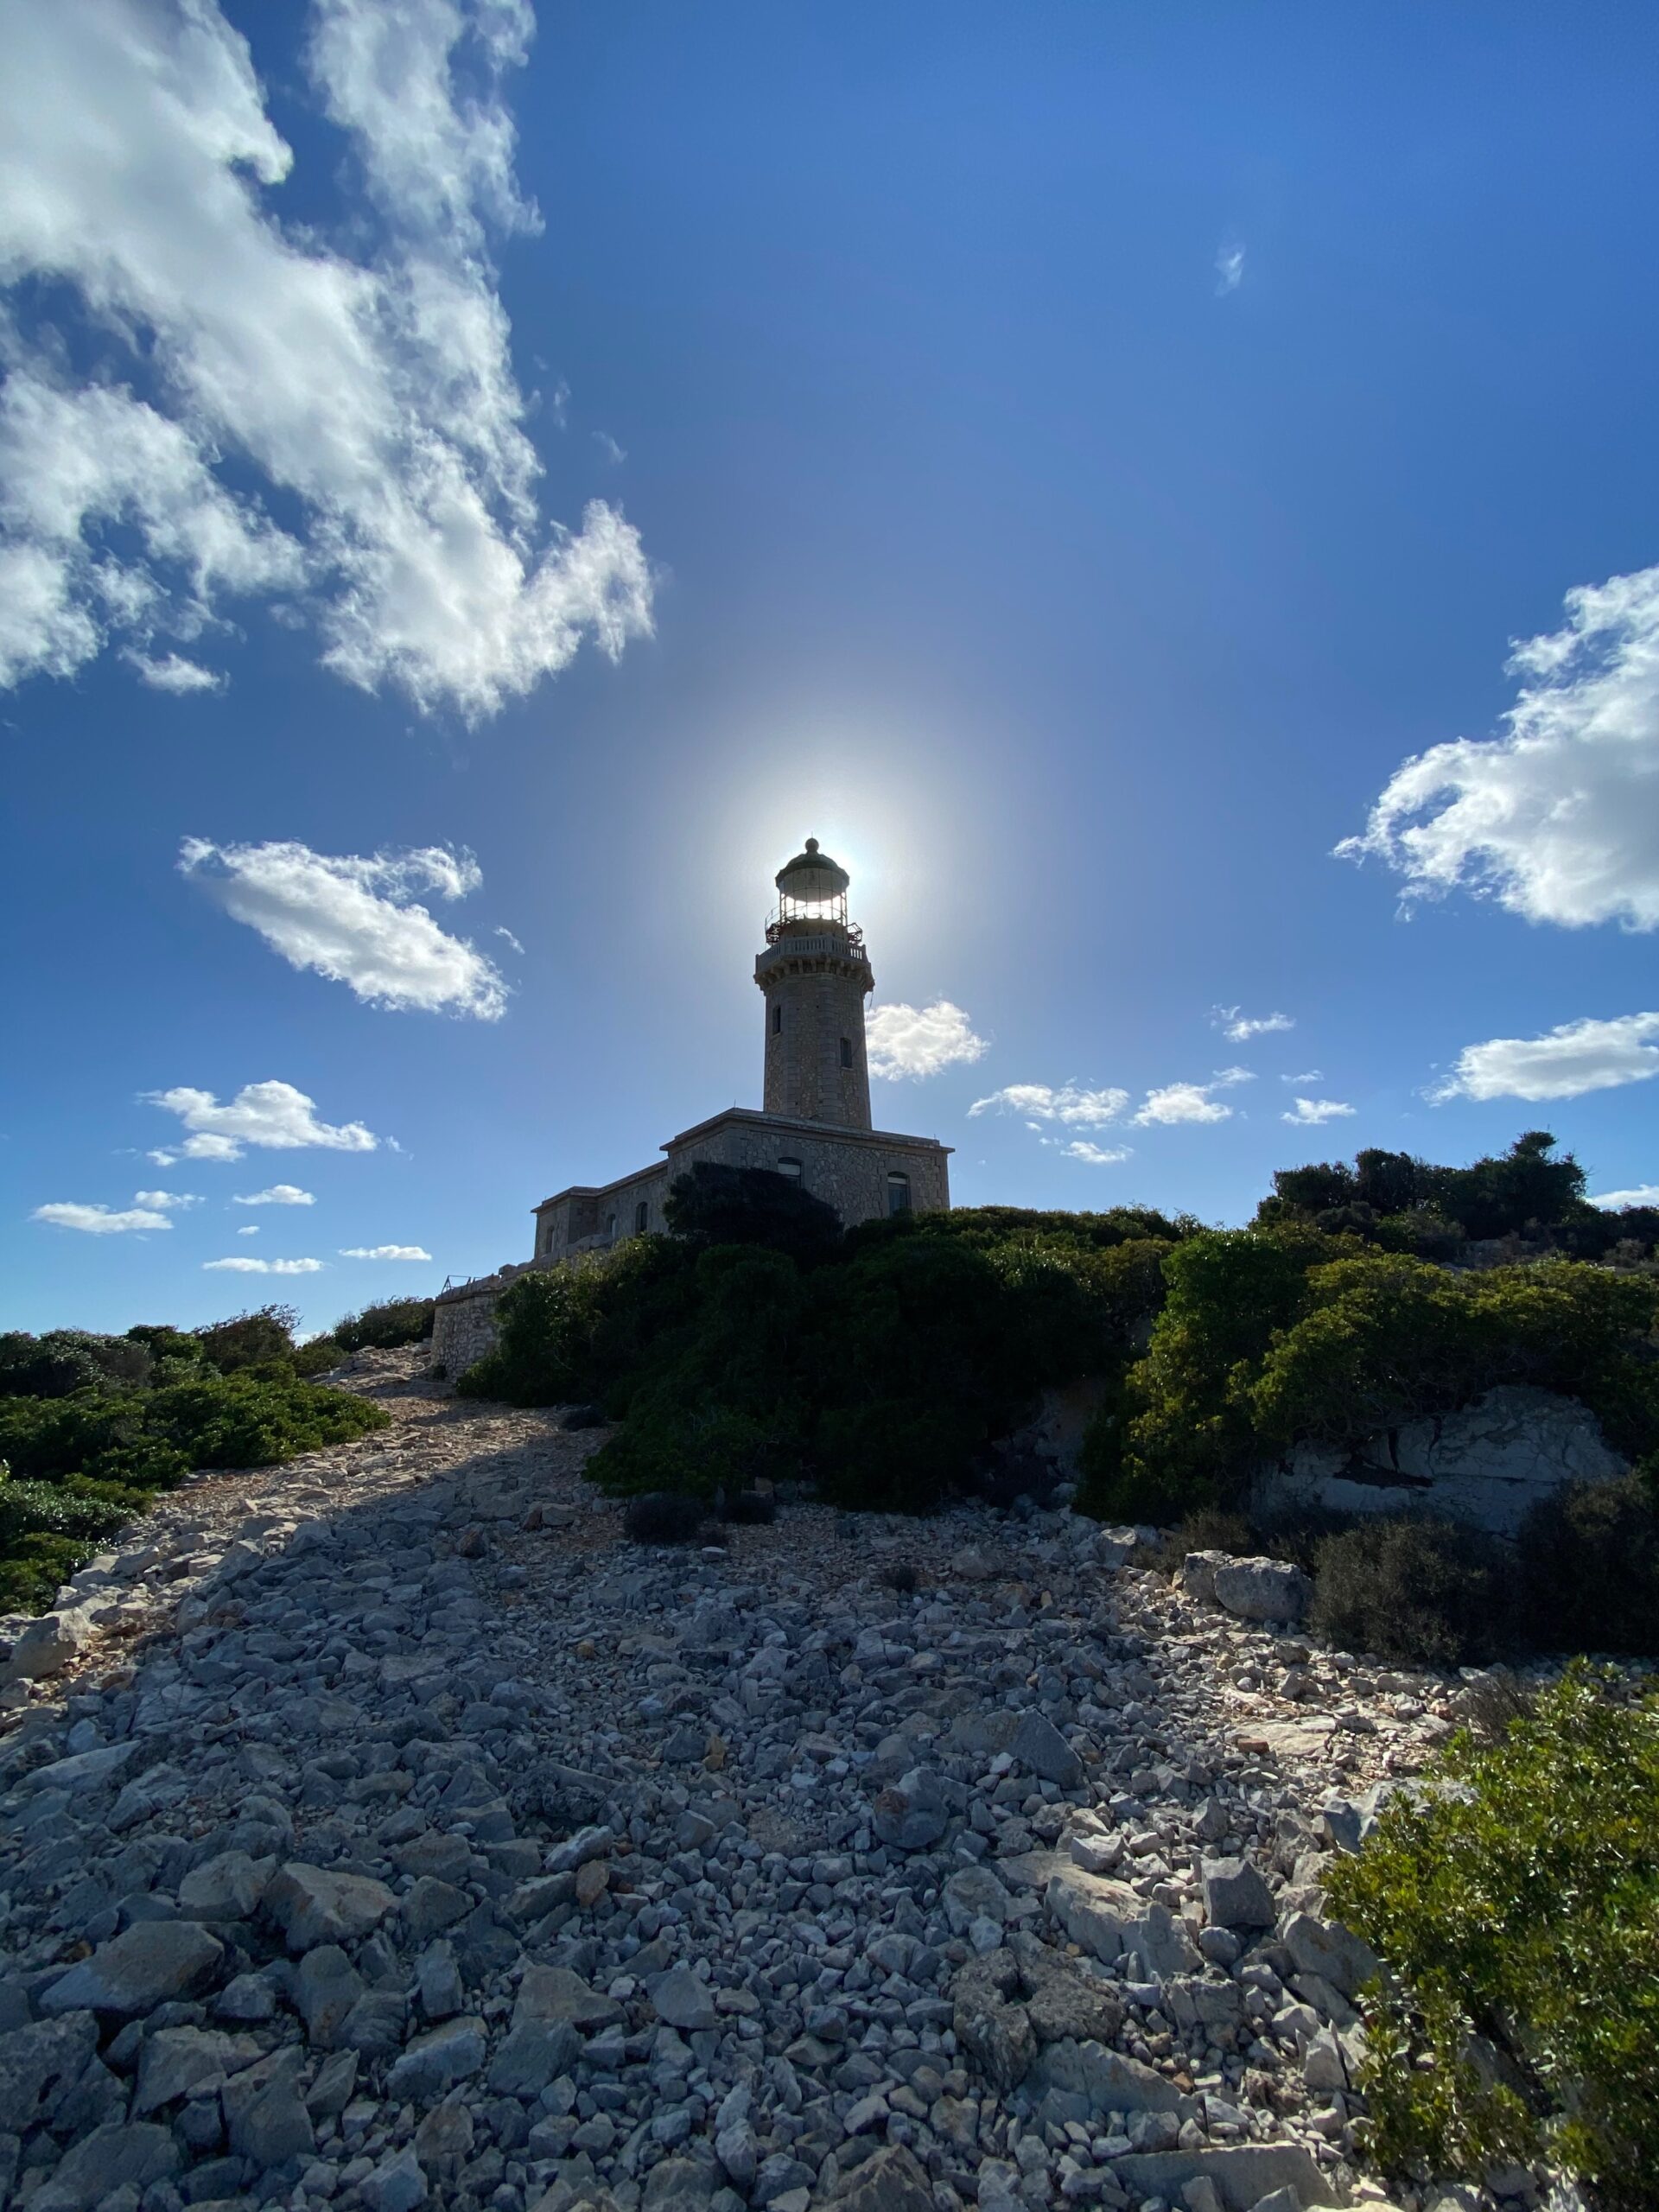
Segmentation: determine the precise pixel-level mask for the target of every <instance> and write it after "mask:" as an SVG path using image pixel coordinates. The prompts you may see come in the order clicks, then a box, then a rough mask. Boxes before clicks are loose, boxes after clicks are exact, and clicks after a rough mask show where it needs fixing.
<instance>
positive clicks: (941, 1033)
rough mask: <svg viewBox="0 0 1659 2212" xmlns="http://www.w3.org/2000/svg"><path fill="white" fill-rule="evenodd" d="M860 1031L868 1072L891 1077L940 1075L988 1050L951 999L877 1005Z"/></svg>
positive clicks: (982, 1039) (984, 1041) (984, 1042)
mask: <svg viewBox="0 0 1659 2212" xmlns="http://www.w3.org/2000/svg"><path fill="white" fill-rule="evenodd" d="M864 1034H865V1040H866V1047H867V1050H868V1055H869V1068H870V1073H871V1074H872V1075H874V1076H884V1077H887V1078H888V1079H889V1080H890V1081H898V1080H900V1079H902V1078H903V1077H911V1076H913V1077H921V1076H929V1075H938V1073H939V1071H940V1070H941V1069H942V1068H949V1067H957V1066H959V1065H963V1063H966V1062H970V1061H973V1060H977V1059H979V1058H982V1056H983V1055H984V1053H985V1052H987V1051H988V1049H989V1046H988V1041H987V1039H984V1038H983V1037H976V1036H975V1034H974V1032H973V1027H972V1025H971V1023H970V1022H969V1019H968V1017H967V1015H966V1014H964V1013H963V1010H962V1008H961V1007H959V1006H952V1005H951V1003H950V1000H949V999H935V1000H934V1001H933V1003H932V1005H931V1006H923V1007H915V1006H902V1005H901V1006H879V1007H875V1008H874V1010H873V1012H872V1013H871V1014H870V1016H869V1019H868V1021H867V1022H866V1023H865V1025H864Z"/></svg>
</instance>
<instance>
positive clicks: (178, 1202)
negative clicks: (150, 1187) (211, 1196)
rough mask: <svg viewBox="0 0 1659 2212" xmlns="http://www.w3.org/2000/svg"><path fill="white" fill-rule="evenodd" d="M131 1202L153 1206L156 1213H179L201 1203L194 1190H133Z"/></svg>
mask: <svg viewBox="0 0 1659 2212" xmlns="http://www.w3.org/2000/svg"><path fill="white" fill-rule="evenodd" d="M132 1202H133V1204H134V1205H139V1206H153V1207H154V1208H155V1209H156V1211H157V1212H158V1213H181V1212H183V1211H185V1210H186V1209H187V1208H188V1207H190V1206H199V1205H200V1204H201V1200H200V1198H198V1197H197V1196H196V1194H195V1192H194V1191H135V1192H133V1194H132Z"/></svg>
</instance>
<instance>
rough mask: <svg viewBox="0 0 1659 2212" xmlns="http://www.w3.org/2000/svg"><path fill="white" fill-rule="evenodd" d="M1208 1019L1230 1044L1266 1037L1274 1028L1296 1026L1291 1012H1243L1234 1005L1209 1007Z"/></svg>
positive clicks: (1239, 1043)
mask: <svg viewBox="0 0 1659 2212" xmlns="http://www.w3.org/2000/svg"><path fill="white" fill-rule="evenodd" d="M1210 1020H1211V1027H1213V1028H1216V1029H1219V1030H1220V1032H1221V1033H1222V1035H1223V1036H1224V1038H1225V1039H1227V1041H1228V1043H1229V1044H1230V1045H1243V1044H1246V1043H1248V1041H1249V1039H1251V1038H1252V1037H1268V1036H1270V1035H1272V1033H1274V1031H1275V1030H1278V1029H1294V1027H1296V1020H1295V1017H1294V1015H1293V1014H1245V1013H1243V1012H1242V1011H1241V1010H1240V1009H1239V1008H1238V1007H1236V1006H1217V1007H1211V1009H1210Z"/></svg>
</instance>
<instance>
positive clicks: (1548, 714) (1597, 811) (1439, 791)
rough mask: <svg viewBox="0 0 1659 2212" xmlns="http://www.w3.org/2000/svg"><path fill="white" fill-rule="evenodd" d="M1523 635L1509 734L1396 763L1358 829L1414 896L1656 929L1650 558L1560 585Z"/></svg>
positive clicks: (1354, 851) (1655, 633) (1345, 850)
mask: <svg viewBox="0 0 1659 2212" xmlns="http://www.w3.org/2000/svg"><path fill="white" fill-rule="evenodd" d="M1566 604H1567V620H1566V622H1565V624H1564V625H1563V626H1562V627H1561V628H1560V629H1559V630H1556V631H1552V632H1548V633H1546V634H1545V635H1543V636H1541V637H1536V638H1531V639H1527V640H1525V641H1524V642H1523V643H1522V644H1519V645H1516V647H1515V649H1514V652H1513V654H1512V656H1511V658H1510V670H1511V671H1512V672H1514V673H1515V674H1516V676H1518V677H1520V678H1521V690H1520V694H1519V696H1518V697H1517V699H1516V703H1515V705H1514V706H1513V707H1512V708H1511V709H1510V711H1509V713H1508V714H1507V715H1505V716H1504V717H1503V720H1504V721H1505V723H1506V724H1507V726H1508V727H1507V733H1506V734H1505V735H1503V736H1502V737H1497V738H1490V739H1485V740H1479V741H1477V740H1471V739H1469V738H1459V739H1457V740H1456V741H1453V742H1452V743H1449V744H1444V745H1436V746H1432V747H1430V748H1429V750H1428V751H1427V753H1419V754H1418V755H1416V756H1415V757H1414V759H1412V760H1407V761H1405V762H1404V763H1403V764H1402V766H1401V767H1400V768H1399V769H1398V770H1397V771H1396V772H1395V774H1394V776H1393V777H1392V778H1391V779H1389V783H1388V784H1387V785H1386V786H1385V787H1384V789H1383V793H1382V795H1381V797H1380V798H1378V799H1377V801H1376V804H1375V805H1374V806H1373V808H1372V809H1371V814H1370V821H1369V822H1368V823H1367V824H1366V828H1365V831H1364V834H1363V836H1357V837H1348V838H1345V839H1344V841H1343V842H1342V843H1341V844H1340V845H1338V847H1337V851H1338V853H1339V854H1341V855H1343V856H1344V858H1347V859H1351V860H1361V859H1363V858H1364V857H1365V856H1366V855H1375V856H1376V858H1377V859H1378V860H1381V861H1384V862H1385V863H1386V864H1387V865H1388V866H1389V867H1390V868H1395V869H1396V870H1397V871H1398V873H1399V874H1401V875H1402V876H1403V877H1404V879H1405V896H1406V898H1407V899H1408V900H1409V899H1417V898H1433V897H1439V896H1441V895H1443V894H1444V893H1446V892H1448V891H1452V890H1454V889H1458V888H1461V889H1464V890H1466V891H1470V892H1472V893H1476V894H1477V895H1481V894H1484V895H1489V896H1491V897H1493V898H1496V899H1497V900H1498V902H1499V903H1500V905H1502V906H1507V907H1508V908H1509V909H1510V912H1512V913H1516V914H1522V915H1524V916H1525V917H1526V918H1527V919H1528V920H1529V921H1533V922H1555V923H1559V924H1560V925H1563V926H1564V927H1566V928H1569V929H1576V928H1583V927H1586V926H1587V925H1592V924H1594V923H1598V922H1607V921H1617V922H1619V923H1621V924H1622V925H1623V926H1624V928H1626V929H1629V930H1651V929H1659V568H1652V569H1639V570H1637V572H1636V573H1635V574H1634V575H1627V576H1613V577H1610V578H1609V580H1608V581H1607V582H1605V583H1603V584H1595V585H1587V586H1583V587H1580V588H1578V589H1576V590H1573V591H1570V592H1569V593H1568V594H1567V601H1566Z"/></svg>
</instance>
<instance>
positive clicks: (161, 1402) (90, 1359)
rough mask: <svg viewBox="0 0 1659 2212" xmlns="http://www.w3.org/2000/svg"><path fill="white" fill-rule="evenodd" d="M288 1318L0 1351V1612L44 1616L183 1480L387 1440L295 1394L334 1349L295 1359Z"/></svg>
mask: <svg viewBox="0 0 1659 2212" xmlns="http://www.w3.org/2000/svg"><path fill="white" fill-rule="evenodd" d="M295 1320H296V1316H295V1315H294V1313H292V1312H291V1310H289V1308H287V1307H284V1306H264V1307H262V1308H260V1309H259V1311H257V1313H242V1314H238V1315H236V1316H235V1317H234V1318H233V1319H229V1320H226V1321H215V1322H211V1323H209V1324H207V1325H206V1326H204V1327H202V1328H200V1329H198V1330H194V1331H192V1332H185V1331H182V1330H179V1329H173V1328H166V1327H159V1326H157V1327H150V1326H143V1325H141V1326H139V1327H137V1328H133V1329H130V1330H129V1331H128V1332H127V1333H126V1335H125V1336H122V1337H105V1336H95V1335H92V1334H91V1333H89V1332H86V1331H84V1330H79V1329H57V1330H53V1331H51V1332H48V1334H46V1335H44V1336H39V1337H35V1336H29V1335H27V1334H25V1333H23V1332H12V1333H10V1334H7V1335H3V1336H0V1609H9V1608H15V1607H22V1606H29V1605H42V1604H45V1603H47V1602H48V1601H49V1599H50V1598H51V1595H52V1592H54V1589H55V1588H56V1587H57V1586H58V1584H59V1583H60V1581H62V1580H63V1579H64V1577H65V1576H66V1575H67V1574H70V1573H73V1571H74V1569H75V1568H76V1567H79V1565H80V1564H81V1563H82V1561H83V1560H86V1558H87V1557H88V1556H89V1555H90V1554H91V1553H92V1551H93V1550H94V1549H95V1548H97V1545H98V1542H99V1539H100V1538H102V1537H105V1536H108V1535H112V1534H113V1533H114V1531H115V1530H116V1529H119V1528H120V1527H121V1526H122V1525H123V1524H124V1522H128V1521H130V1520H131V1519H133V1518H134V1516H136V1515H137V1514H139V1513H142V1512H143V1511H144V1510H146V1509H147V1508H148V1507H149V1504H150V1503H152V1501H153V1499H154V1498H155V1497H156V1493H157V1492H158V1491H164V1490H168V1489H170V1488H171V1487H172V1486H173V1485H174V1484H175V1483H177V1482H179V1481H180V1480H181V1479H182V1478H183V1477H184V1476H185V1475H187V1474H188V1473H189V1472H190V1471H191V1470H192V1469H193V1468H196V1467H258V1466H267V1465H271V1464H273V1463H274V1462H277V1461H281V1460H284V1459H292V1458H293V1457H294V1456H295V1454H296V1452H310V1451H315V1450H316V1449H317V1448H318V1447H319V1446H321V1445H325V1444H338V1443H340V1442H343V1441H344V1440H346V1439H347V1438H349V1437H353V1436H360V1435H362V1434H364V1433H365V1432H366V1431H367V1430H369V1429H372V1428H380V1427H384V1426H385V1419H386V1417H385V1414H383V1413H382V1412H381V1411H380V1410H379V1408H378V1407H375V1406H372V1405H370V1404H368V1403H367V1402H365V1400H363V1399H361V1398H356V1397H353V1396H351V1395H348V1394H347V1393H346V1392H345V1391H343V1390H332V1389H326V1388H324V1387H322V1386H321V1385H319V1384H317V1383H313V1382H311V1381H309V1380H308V1377H309V1376H313V1375H315V1374H317V1373H319V1372H321V1371H323V1370H326V1369H327V1368H329V1367H331V1366H333V1365H334V1363H336V1362H337V1361H338V1359H339V1357H340V1346H339V1345H338V1344H336V1343H335V1342H334V1340H333V1339H332V1338H324V1339H317V1340H314V1341H313V1342H312V1343H311V1344H296V1342H295V1339H294V1325H295Z"/></svg>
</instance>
